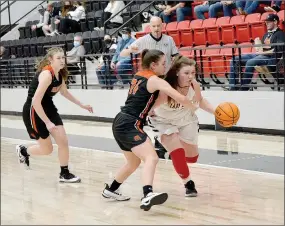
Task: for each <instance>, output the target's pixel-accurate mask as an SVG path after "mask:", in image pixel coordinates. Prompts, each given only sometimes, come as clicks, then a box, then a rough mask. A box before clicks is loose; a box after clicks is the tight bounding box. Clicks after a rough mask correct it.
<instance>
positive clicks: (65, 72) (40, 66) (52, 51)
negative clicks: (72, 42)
mask: <svg viewBox="0 0 285 226" xmlns="http://www.w3.org/2000/svg"><path fill="white" fill-rule="evenodd" d="M59 52H62V53H64V51H63V49H62V48H59V47H52V48H50V49H48V50H47V54H46V55H45V56H44V58H42V60H40V61H38V62H37V63H36V69H37V72H38V73H40V72H41V71H42V70H43V68H44V67H46V66H48V65H50V61H49V58H52V57H53V56H54V55H55V54H57V53H59ZM59 74H60V75H61V76H62V78H63V79H64V80H65V81H66V80H67V76H68V74H69V72H68V70H67V67H66V65H65V66H64V68H62V69H61V70H60V71H59Z"/></svg>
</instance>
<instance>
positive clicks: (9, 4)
mask: <svg viewBox="0 0 285 226" xmlns="http://www.w3.org/2000/svg"><path fill="white" fill-rule="evenodd" d="M6 2H8V5H7V6H5V7H4V8H3V9H1V11H0V13H2V12H3V11H4V10H5V9H7V8H9V7H10V6H11V5H13V4H14V3H15V2H16V1H13V2H11V3H9V1H6ZM3 4H4V3H3ZM1 5H2V4H1Z"/></svg>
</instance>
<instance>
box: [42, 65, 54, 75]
mask: <svg viewBox="0 0 285 226" xmlns="http://www.w3.org/2000/svg"><path fill="white" fill-rule="evenodd" d="M42 71H50V73H51V76H52V77H54V76H55V74H54V71H53V68H52V66H51V65H50V64H49V65H47V66H45V67H44V68H43V69H42Z"/></svg>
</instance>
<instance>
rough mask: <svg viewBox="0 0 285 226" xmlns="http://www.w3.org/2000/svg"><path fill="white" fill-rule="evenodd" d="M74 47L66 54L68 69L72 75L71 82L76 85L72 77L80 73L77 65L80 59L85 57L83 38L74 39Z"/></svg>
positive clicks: (76, 37)
mask: <svg viewBox="0 0 285 226" xmlns="http://www.w3.org/2000/svg"><path fill="white" fill-rule="evenodd" d="M73 45H74V47H73V48H72V49H71V50H70V51H68V52H66V62H67V69H68V71H69V72H70V75H71V76H69V81H70V82H71V83H75V81H74V78H73V76H72V75H75V74H78V71H80V69H79V67H78V65H77V64H78V63H79V62H80V57H82V56H84V55H85V48H84V46H83V45H82V37H81V36H75V37H74V43H73Z"/></svg>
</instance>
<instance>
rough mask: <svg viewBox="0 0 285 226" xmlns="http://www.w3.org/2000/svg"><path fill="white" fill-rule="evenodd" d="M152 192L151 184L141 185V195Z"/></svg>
mask: <svg viewBox="0 0 285 226" xmlns="http://www.w3.org/2000/svg"><path fill="white" fill-rule="evenodd" d="M150 192H152V186H151V185H146V186H143V195H144V197H146V196H147V195H148V193H150Z"/></svg>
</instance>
